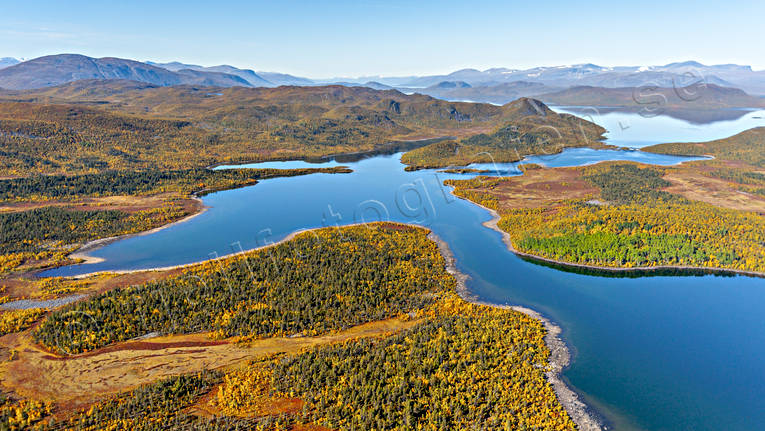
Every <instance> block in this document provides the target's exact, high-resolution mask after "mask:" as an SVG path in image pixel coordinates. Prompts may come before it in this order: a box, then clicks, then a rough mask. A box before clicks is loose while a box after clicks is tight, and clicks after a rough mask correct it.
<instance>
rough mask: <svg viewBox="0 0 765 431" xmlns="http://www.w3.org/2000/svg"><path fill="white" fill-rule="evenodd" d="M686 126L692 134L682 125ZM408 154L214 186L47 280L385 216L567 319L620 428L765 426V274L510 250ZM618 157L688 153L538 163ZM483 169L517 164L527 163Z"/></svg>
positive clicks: (180, 259) (473, 273)
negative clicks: (199, 205)
mask: <svg viewBox="0 0 765 431" xmlns="http://www.w3.org/2000/svg"><path fill="white" fill-rule="evenodd" d="M620 115H625V114H620ZM726 127H727V126H726ZM669 132H671V133H669ZM651 133H654V132H651ZM673 133H679V132H677V131H676V130H671V131H668V134H673ZM672 136H674V135H672ZM399 158H400V155H398V154H396V155H389V156H377V157H374V158H370V159H366V160H362V161H359V162H354V163H347V164H346V165H348V166H350V167H351V168H352V169H353V170H354V172H353V173H351V174H315V175H309V176H304V177H291V178H277V179H271V180H266V181H262V182H260V183H259V184H257V185H255V186H252V187H246V188H242V189H237V190H230V191H224V192H219V193H215V194H211V195H208V196H206V197H205V198H204V202H205V204H206V205H208V206H209V207H210V209H209V210H208V211H206V212H204V213H203V214H201V215H199V216H197V217H195V218H193V219H192V220H190V221H188V222H185V223H181V224H177V225H174V226H171V227H169V228H167V229H164V230H161V231H159V232H156V233H152V234H149V235H143V236H136V237H132V238H128V239H124V240H121V241H118V242H115V243H112V244H110V245H108V246H105V247H103V248H101V249H98V250H94V251H93V252H92V253H90V254H91V255H93V256H96V257H100V258H103V259H104V261H103V262H101V263H97V264H90V265H76V266H70V267H64V268H59V269H56V270H52V271H48V272H47V273H45V274H43V275H76V274H83V273H89V272H94V271H104V270H125V269H139V268H152V267H164V266H171V265H178V264H184V263H190V262H197V261H201V260H205V259H208V258H210V257H211V256H217V255H224V254H228V253H231V252H232V251H238V250H240V247H241V248H242V249H249V248H254V247H257V246H261V245H265V244H268V243H270V242H273V241H278V240H279V239H281V238H283V237H285V236H286V235H288V234H289V233H291V232H294V231H295V230H299V229H304V228H314V227H323V226H335V225H343V224H349V223H354V222H362V221H376V220H380V219H390V220H394V221H401V222H408V223H419V224H422V225H425V226H427V227H429V228H431V229H432V230H433V231H434V232H435V233H436V234H438V235H439V236H440V237H441V238H442V239H444V240H445V241H446V242H447V243H448V244H449V246H450V248H451V249H452V251H453V252H454V256H455V258H456V260H457V266H458V268H459V269H460V270H461V271H463V272H464V273H466V274H468V275H469V276H470V279H469V280H468V287H469V289H470V290H471V291H472V292H474V293H475V294H476V295H478V296H479V297H480V298H482V299H484V300H486V301H491V302H495V303H501V304H505V303H507V304H518V305H524V306H528V307H531V308H534V309H536V310H538V311H540V312H542V313H543V314H544V315H546V316H548V317H549V318H551V319H552V320H554V321H556V322H557V323H559V324H560V325H561V326H562V328H563V329H564V338H565V339H566V341H567V342H568V343H569V345H570V346H571V347H572V350H573V353H574V355H575V358H574V362H573V364H572V366H571V368H569V369H568V370H567V371H566V372H565V377H566V378H567V379H568V380H569V381H570V383H571V384H572V385H573V386H574V387H575V388H576V390H578V391H579V392H581V393H582V394H583V395H584V396H585V398H586V400H587V401H588V402H590V403H591V404H592V405H593V406H595V407H596V408H597V409H598V411H599V412H601V413H602V414H603V415H604V416H605V417H606V419H607V420H608V422H609V423H610V425H612V426H613V427H614V428H616V429H646V430H721V429H725V430H760V429H765V401H764V400H765V371H763V370H764V368H763V358H764V357H765V313H763V310H765V280H764V279H760V278H750V277H744V276H721V275H696V276H668V275H663V276H642V277H634V278H618V277H602V276H596V275H586V274H577V273H574V272H569V271H561V270H558V269H554V268H551V267H548V266H545V265H540V264H536V263H533V262H529V261H526V260H523V259H520V258H518V257H517V256H515V255H514V254H512V253H510V252H508V250H507V248H506V247H505V245H504V244H503V242H502V239H501V236H500V234H499V233H497V232H495V231H493V230H490V229H487V228H485V227H483V226H482V225H481V223H482V222H484V221H486V220H489V218H490V216H489V214H488V213H487V212H486V211H484V210H483V209H481V208H479V207H477V206H475V205H473V204H471V203H469V202H467V201H463V200H460V199H456V198H455V197H453V196H452V195H451V194H450V193H449V189H448V188H446V187H444V186H443V185H442V183H443V180H445V179H447V178H468V177H469V176H466V175H447V174H443V173H438V172H436V171H432V170H426V171H418V172H404V170H403V166H402V165H401V164H400V162H399ZM615 159H618V160H623V159H627V160H639V161H642V162H646V163H655V164H665V165H666V164H674V163H679V162H681V161H683V160H687V159H684V158H678V157H670V156H661V155H652V154H648V153H642V152H639V151H637V152H636V151H595V150H588V149H577V150H567V151H565V152H563V153H562V154H559V155H551V156H540V157H535V158H533V160H530V161H533V162H536V163H542V164H545V165H548V166H572V165H582V164H588V163H592V162H595V161H599V160H615ZM305 165H307V164H306V163H305V162H299V161H297V162H272V163H266V164H260V165H258V166H263V167H281V168H294V167H301V166H305ZM308 166H317V165H315V164H310V165H308ZM482 167H484V168H489V169H492V170H496V171H498V172H500V173H501V174H503V175H508V174H516V173H517V169H515V165H513V164H501V165H498V166H493V165H489V166H482ZM232 244H233V248H232Z"/></svg>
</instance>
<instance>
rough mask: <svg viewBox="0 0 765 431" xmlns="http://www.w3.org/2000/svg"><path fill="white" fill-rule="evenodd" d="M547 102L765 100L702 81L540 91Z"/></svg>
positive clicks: (710, 104)
mask: <svg viewBox="0 0 765 431" xmlns="http://www.w3.org/2000/svg"><path fill="white" fill-rule="evenodd" d="M538 98H539V99H540V100H542V101H544V102H545V103H550V104H555V105H565V106H609V107H627V108H640V107H646V106H656V107H664V108H684V109H725V108H762V107H765V99H763V98H761V97H755V96H751V95H749V94H747V93H745V92H744V91H743V90H739V89H738V88H728V87H720V86H718V85H715V84H699V85H693V86H688V87H683V88H677V89H675V88H655V87H644V88H638V87H624V88H604V87H590V86H580V87H573V88H569V89H567V90H562V91H557V92H553V93H546V94H541V95H539V96H538Z"/></svg>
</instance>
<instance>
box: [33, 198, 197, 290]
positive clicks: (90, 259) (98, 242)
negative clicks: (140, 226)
mask: <svg viewBox="0 0 765 431" xmlns="http://www.w3.org/2000/svg"><path fill="white" fill-rule="evenodd" d="M190 199H191V200H193V201H194V202H196V203H197V205H196V208H195V210H194V212H192V213H190V214H188V215H186V216H184V217H182V218H180V219H178V220H175V221H172V222H170V223H167V224H163V225H162V226H157V227H155V228H152V229H149V230H145V231H141V232H136V233H128V234H124V235H116V236H110V237H107V238H99V239H94V240H93V241H89V242H86V243H85V244H83V245H82V246H81V247H80V248H78V249H77V250H75V251H74V253H71V254H69V256H68V257H70V258H73V259H79V260H82V262H80V263H76V264H75V265H82V264H93V263H100V262H103V261H104V259H102V258H100V257H95V256H91V255H89V254H88V252H90V251H93V250H97V249H99V248H101V247H105V246H107V245H109V244H111V243H114V242H117V241H121V240H123V239H128V238H133V237H137V236H143V235H150V234H153V233H156V232H159V231H161V230H164V229H167V228H169V227H172V226H175V225H178V224H181V223H186V222H187V221H189V220H191V219H193V218H195V217H197V216H200V215H202V214H203V213H205V212H206V211H207V210H208V209H209V208H210V207H208V206H205V204H204V203H203V202H202V199H201V198H199V197H197V196H194V197H192V198H190ZM67 266H69V265H67ZM46 270H47V269H46ZM46 270H43V271H46ZM41 272H42V271H41ZM102 272H108V271H102ZM86 275H93V274H86Z"/></svg>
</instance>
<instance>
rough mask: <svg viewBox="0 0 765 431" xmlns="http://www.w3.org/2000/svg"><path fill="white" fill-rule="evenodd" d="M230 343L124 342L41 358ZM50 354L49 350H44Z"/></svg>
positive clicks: (60, 359)
mask: <svg viewBox="0 0 765 431" xmlns="http://www.w3.org/2000/svg"><path fill="white" fill-rule="evenodd" d="M229 343H230V341H227V340H210V341H169V342H165V343H163V342H159V343H157V342H149V341H126V342H124V343H119V344H112V345H110V346H106V347H104V348H101V349H98V350H93V351H90V352H85V353H81V354H79V355H71V356H58V355H54V354H50V355H44V356H42V358H43V359H48V360H51V361H68V360H71V359H77V358H88V357H92V356H98V355H102V354H104V353H110V352H120V351H128V352H130V351H139V350H140V351H146V350H148V351H156V350H165V349H172V348H182V347H209V346H220V345H223V344H229ZM40 349H43V350H46V349H44V347H42V346H40ZM46 351H48V352H50V351H49V350H46ZM186 352H187V353H204V352H205V350H204V349H199V350H198V351H196V352H195V351H193V350H191V351H189V350H187V351H186Z"/></svg>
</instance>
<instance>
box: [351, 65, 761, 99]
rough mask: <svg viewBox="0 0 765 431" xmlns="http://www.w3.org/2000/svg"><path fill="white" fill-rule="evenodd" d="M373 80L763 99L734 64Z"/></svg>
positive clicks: (753, 78) (747, 73)
mask: <svg viewBox="0 0 765 431" xmlns="http://www.w3.org/2000/svg"><path fill="white" fill-rule="evenodd" d="M365 79H366V78H365ZM346 80H348V79H346ZM367 80H368V79H367ZM374 80H375V81H377V82H380V83H382V84H386V85H391V86H394V87H397V88H420V89H422V88H428V87H432V86H434V85H437V84H439V83H441V82H455V81H463V82H466V83H468V84H470V85H471V86H473V87H477V86H496V85H499V84H503V83H511V82H518V81H525V82H532V83H538V84H543V85H546V86H550V87H558V88H567V87H576V86H584V85H587V86H593V87H608V88H620V87H640V86H656V87H685V86H688V85H691V84H694V83H697V82H705V83H707V84H714V85H718V86H723V87H735V88H741V89H742V90H744V91H746V92H747V93H750V94H757V95H765V71H754V70H752V68H751V67H750V66H741V65H736V64H720V65H712V66H707V65H703V64H701V63H699V62H696V61H685V62H676V63H670V64H667V65H664V66H617V67H604V66H598V65H596V64H592V63H585V64H576V65H567V66H552V67H535V68H531V69H524V70H519V69H507V68H492V69H487V70H483V71H481V70H477V69H462V70H458V71H455V72H452V73H449V74H446V75H431V76H410V77H376V78H375V79H374ZM349 81H353V80H349Z"/></svg>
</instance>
